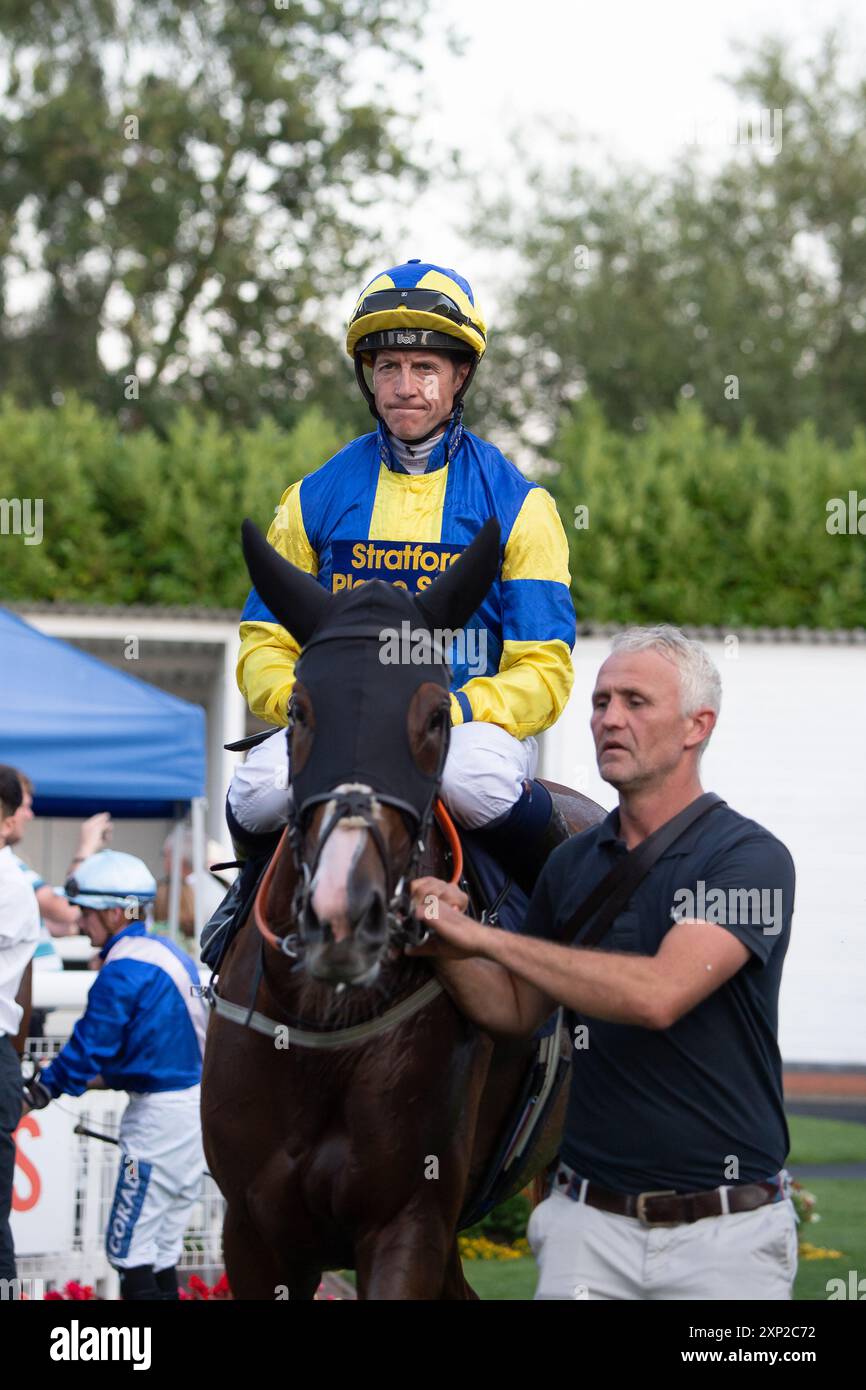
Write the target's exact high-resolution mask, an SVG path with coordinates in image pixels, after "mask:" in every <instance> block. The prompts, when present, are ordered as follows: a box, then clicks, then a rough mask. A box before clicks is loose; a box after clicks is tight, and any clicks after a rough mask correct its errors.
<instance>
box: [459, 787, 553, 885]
mask: <svg viewBox="0 0 866 1390" xmlns="http://www.w3.org/2000/svg"><path fill="white" fill-rule="evenodd" d="M476 834H477V835H478V838H479V840H481V842H482V843H485V844H486V845H487V847H488V848H489V849H490V850H491V851H492V853H493V854H494V855H495V856H496V858H497V859H498V860H499V862H500V863H501V864H502V865H503V867H504V868H505V869H507V871H508V873H509V874H510V876H511V878H513V879H514V882H515V883H516V884H517V885H518V887H519V888H522V889H523V892H524V893H525V894H526V895H527V897H531V896H532V890H533V888H534V887H535V884H536V881H537V879H538V875H539V874H540V873H541V870H542V869H543V868H544V865H545V863H546V862H547V857H548V855H549V854H551V853H552V852H553V850H555V849H556V847H557V845H561V844H564V842H565V841H566V840H567V839H568V838H569V829H568V826H567V825H566V823H565V820H564V818H563V815H562V812H561V811H560V810H559V808H558V807H557V806H556V803H555V802H554V800H553V797H552V796H551V794H550V792H549V791H548V790H547V787H545V786H544V784H543V783H542V782H538V781H535V782H524V784H523V795H522V796H521V797H520V798H519V799H518V800H517V801H516V802H515V804H514V805H513V806H512V808H511V810H510V811H509V813H508V815H507V816H506V817H505V818H504V819H503V820H501V821H500V822H499V823H498V824H496V825H491V826H485V827H484V828H483V829H482V830H481V831H477V832H476Z"/></svg>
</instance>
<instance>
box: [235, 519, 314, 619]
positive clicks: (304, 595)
mask: <svg viewBox="0 0 866 1390" xmlns="http://www.w3.org/2000/svg"><path fill="white" fill-rule="evenodd" d="M241 540H242V543H243V548H244V559H245V560H246V562H247V569H248V570H249V572H250V578H251V579H252V581H253V584H254V585H255V586H256V592H257V593H258V595H259V597H260V598H262V599H263V600H264V602H265V603H266V604H267V606H268V608H269V609H270V610H271V612H272V613H273V615H274V617H275V618H278V619H279V621H280V622H281V623H282V625H283V627H284V628H285V629H286V632H290V633H291V635H292V636H293V637H294V639H295V641H296V642H297V643H298V645H299V646H301V647H303V646H304V644H305V643H306V642H308V641H309V639H310V637H312V635H313V632H314V631H315V629H316V628H317V627H318V625H319V623H320V622H321V621H322V618H323V617H324V616H325V614H326V613H327V611H328V609H329V608H330V606H331V597H330V595H329V594H328V593H327V591H326V590H325V589H323V588H322V586H321V584H317V583H316V580H315V579H314V578H313V577H312V575H310V574H307V573H306V572H305V571H304V570H300V569H298V567H297V565H293V564H291V563H290V562H289V561H288V560H284V559H283V557H282V555H280V554H279V552H278V551H276V550H275V549H274V547H273V546H272V545H270V544H269V543H268V541H266V540H265V538H264V536H263V535H262V533H261V531H260V530H259V528H258V527H257V526H256V525H255V524H254V523H253V522H252V521H250V519H249V517H248V518H247V519H246V520H245V521H244V523H243V525H242V526H241Z"/></svg>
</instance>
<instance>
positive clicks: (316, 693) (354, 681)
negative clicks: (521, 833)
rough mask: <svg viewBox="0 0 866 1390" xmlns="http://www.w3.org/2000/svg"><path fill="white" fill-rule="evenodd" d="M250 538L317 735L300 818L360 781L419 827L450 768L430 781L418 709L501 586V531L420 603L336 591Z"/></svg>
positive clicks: (254, 563)
mask: <svg viewBox="0 0 866 1390" xmlns="http://www.w3.org/2000/svg"><path fill="white" fill-rule="evenodd" d="M243 539H244V553H245V555H246V559H247V565H248V568H249V571H250V576H251V578H252V580H253V583H254V584H255V586H256V588H257V590H258V592H259V593H260V594H261V596H262V598H263V599H264V601H265V602H266V603H267V604H268V607H269V608H270V610H271V612H272V613H274V615H275V616H276V617H277V618H279V620H280V622H282V623H283V625H284V627H285V628H286V629H287V630H288V631H289V632H290V633H292V635H293V636H294V637H295V639H296V640H297V641H298V642H300V643H301V645H302V650H301V655H300V657H299V659H298V662H297V665H296V667H295V674H296V677H297V680H298V681H299V682H300V683H301V684H302V685H303V686H304V688H305V689H306V690H307V691H308V692H309V695H310V698H311V700H312V705H313V716H314V720H315V729H314V733H313V738H312V743H311V746H310V751H309V755H308V757H307V758H306V760H305V762H304V764H303V766H302V767H296V768H293V769H292V786H293V788H294V795H295V804H296V806H297V807H298V809H299V810H300V809H301V808H302V807H303V806H304V805H305V803H306V802H308V801H309V800H310V798H311V797H321V796H323V795H324V794H325V793H327V792H329V791H331V790H332V789H333V788H334V787H336V786H339V785H340V784H341V783H346V782H355V783H363V784H365V785H366V786H369V787H371V788H372V789H373V790H374V791H376V792H378V793H379V794H380V795H381V796H383V797H384V798H387V799H389V800H391V801H396V802H398V803H401V804H403V805H404V806H406V807H407V808H411V810H412V811H413V812H414V814H415V816H416V817H417V818H418V819H419V820H420V819H421V818H422V817H423V815H424V814H425V812H426V810H427V808H428V807H429V805H430V802H431V800H432V797H433V796H434V794H435V791H436V787H437V784H438V781H439V776H440V775H441V768H440V771H439V773H438V774H432V775H430V774H427V773H425V772H423V771H422V770H421V769H420V768H419V767H418V766H417V764H416V762H415V760H414V758H413V756H412V751H411V747H410V742H409V727H408V714H409V706H410V704H411V701H412V698H413V696H414V695H415V693H416V691H417V690H418V688H419V687H420V686H421V685H423V684H424V683H425V682H433V683H435V684H437V685H439V686H441V687H442V690H443V693H444V692H445V691H447V690H448V686H449V682H450V670H449V668H448V665H447V662H446V651H445V650H444V647H445V646H447V645H448V642H449V636H448V634H450V633H453V632H454V631H455V630H456V629H458V628H459V627H460V626H461V625H462V624H463V623H465V622H466V621H467V620H468V619H469V618H470V617H471V616H472V614H473V613H474V612H475V610H476V609H477V607H478V606H479V604H480V603H481V601H482V600H483V598H484V596H485V595H486V593H487V590H488V589H489V588H490V585H491V583H492V582H493V579H494V577H495V574H496V570H497V566H498V562H499V526H498V523H496V522H495V521H488V522H487V523H485V526H484V527H483V528H482V530H481V531H480V532H479V534H478V535H477V536H476V537H475V539H474V541H473V542H472V544H471V545H470V546H468V547H467V549H466V550H465V551H464V553H463V554H462V555H461V556H460V558H459V559H458V560H456V561H455V562H454V563H453V564H452V565H451V567H450V569H449V570H448V571H446V573H445V574H444V575H443V576H442V577H441V578H439V579H437V580H436V581H435V582H434V583H433V584H431V585H430V587H429V589H427V590H426V591H425V592H424V594H423V596H419V598H417V599H416V598H413V597H412V596H411V595H410V594H409V593H408V592H407V591H406V590H405V589H402V588H400V587H399V586H397V585H394V584H387V583H385V582H383V581H382V580H369V581H368V582H366V583H364V584H360V585H357V586H356V587H354V588H353V589H350V590H348V591H342V592H340V593H339V594H335V595H329V594H328V593H327V592H326V591H325V590H324V589H323V588H322V587H321V586H320V585H319V584H317V583H316V581H315V580H314V579H313V578H312V577H311V576H310V575H308V574H305V573H304V572H303V571H301V570H298V569H297V568H296V567H295V566H294V565H291V564H289V562H288V561H286V560H284V559H283V558H282V557H281V556H280V555H278V554H277V552H276V551H275V550H274V549H273V548H272V547H271V546H269V545H268V544H267V542H266V541H265V539H264V537H263V536H262V535H261V534H260V533H259V532H258V531H257V530H256V528H255V527H254V526H253V525H252V523H251V522H244V527H243ZM446 719H447V714H446ZM448 727H449V726H448V724H447V723H446V739H445V741H444V745H443V759H444V754H445V752H446V751H447V730H448Z"/></svg>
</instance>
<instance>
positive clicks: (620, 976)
mask: <svg viewBox="0 0 866 1390" xmlns="http://www.w3.org/2000/svg"><path fill="white" fill-rule="evenodd" d="M425 882H427V881H425V880H421V882H420V884H419V885H418V888H423V887H424V884H425ZM543 883H544V878H543V877H542V881H541V883H540V884H539V887H540V888H541V887H543ZM430 891H431V890H430V889H429V888H428V889H427V893H428V894H429V893H430ZM536 891H538V890H536ZM418 916H419V917H420V918H421V919H422V920H425V921H426V923H427V925H428V926H429V927H430V928H431V929H432V930H433V931H434V932H435V941H434V943H433V944H432V945H426V946H424V947H421V948H418V953H419V954H421V953H426V954H430V955H434V956H436V958H437V962H438V963H439V971H440V975H441V977H442V980H443V983H444V984H445V985H446V988H447V989H448V991H449V993H450V994H451V995H452V997H453V998H454V1000H455V1003H457V1004H458V1006H459V1007H460V1008H462V1009H463V1010H464V1012H466V1013H467V1014H468V1016H469V1017H470V1018H472V1019H473V1020H474V1021H475V1022H476V1023H478V1024H479V1026H480V1027H482V1028H485V1029H486V1030H487V1031H488V1032H491V1033H494V1034H497V1033H498V1034H502V1035H514V1036H526V1035H527V1034H531V1033H532V1032H533V1031H534V1030H535V1028H537V1027H538V1025H539V1023H541V1022H542V1021H543V1019H544V1018H546V1017H547V1015H548V1014H549V1013H551V1012H552V1010H553V1008H555V1007H556V1005H558V1004H561V1005H564V1006H565V1007H566V1008H569V1009H573V1010H574V1011H575V1012H577V1013H581V1014H586V1015H587V1016H589V1017H591V1018H600V1019H605V1020H607V1021H608V1022H611V1023H629V1024H635V1025H637V1026H638V1027H641V1028H651V1029H663V1028H670V1027H672V1026H673V1024H674V1023H676V1021H677V1019H678V1018H681V1017H682V1016H683V1014H686V1013H688V1012H689V1011H690V1010H691V1009H693V1008H694V1007H695V1006H696V1005H697V1004H699V1003H700V1002H701V1000H703V999H706V998H707V997H708V996H709V995H710V994H712V993H713V991H714V990H716V989H718V988H719V987H720V986H721V985H723V984H724V983H725V982H726V980H729V979H730V978H731V977H732V976H733V975H735V974H736V972H737V971H738V970H740V969H741V968H742V966H743V965H745V964H746V961H747V960H748V959H749V955H750V952H749V949H748V947H747V946H745V945H744V944H743V942H742V941H739V940H737V938H736V937H734V936H733V935H731V933H730V932H729V931H727V929H726V928H724V927H720V926H716V925H714V924H713V923H710V922H701V921H695V920H689V921H684V922H680V923H678V924H677V925H676V926H673V927H671V929H670V931H668V932H667V934H666V936H665V937H664V940H663V941H662V944H661V946H660V948H659V950H658V952H657V953H656V955H654V956H636V955H632V954H625V953H616V952H612V951H600V950H596V949H589V950H585V949H581V948H580V947H573V946H560V945H558V944H556V943H555V942H551V941H543V940H538V939H537V938H535V937H533V936H523V935H520V934H518V933H515V932H506V931H502V930H500V929H499V928H495V927H486V926H482V925H481V924H480V923H478V922H475V921H473V920H472V919H471V918H469V917H465V916H463V914H462V913H460V912H458V911H456V910H455V908H453V907H449V906H448V905H447V904H445V903H442V904H440V906H439V908H438V910H437V911H436V912H435V913H430V912H429V909H425V907H424V906H423V902H422V904H421V906H420V907H419V909H418ZM551 920H552V919H551ZM440 942H444V943H445V944H444V947H443V946H442V945H440V944H439V943H440ZM468 956H472V957H478V958H479V959H467V958H466V957H468ZM491 966H493V967H494V969H493V970H491V969H490V967H491Z"/></svg>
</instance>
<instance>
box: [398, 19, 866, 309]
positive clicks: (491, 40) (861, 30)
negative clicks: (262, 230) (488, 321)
mask: <svg viewBox="0 0 866 1390" xmlns="http://www.w3.org/2000/svg"><path fill="white" fill-rule="evenodd" d="M438 7H439V13H441V14H442V16H443V18H444V19H446V20H447V21H448V22H449V24H450V26H452V27H455V28H456V29H457V30H458V32H460V33H461V34H464V35H466V36H467V38H468V40H469V42H468V44H467V47H466V52H465V55H464V56H463V57H462V58H459V59H458V58H455V57H453V56H452V55H450V54H449V53H448V51H447V49H446V48H445V45H444V42H443V43H441V44H438V45H437V44H436V43H435V42H434V43H433V44H432V45H431V46H430V47H429V48H428V50H427V53H428V57H427V59H426V61H425V73H424V77H423V81H424V84H425V87H426V89H428V90H429V91H430V92H431V93H432V97H433V104H432V109H431V111H430V114H429V116H428V117H427V119H426V121H425V122H424V123H423V125H422V129H424V130H425V131H426V132H427V133H428V134H430V135H431V136H434V137H436V138H437V139H439V140H441V141H443V142H445V143H447V144H454V145H459V146H460V147H461V148H462V149H463V151H464V155H465V162H466V165H467V166H468V167H469V168H470V169H472V170H474V171H477V173H478V176H479V179H480V181H481V183H482V185H485V186H487V187H488V188H490V187H492V188H494V189H495V188H496V187H497V186H501V183H502V180H503V178H506V179H509V180H510V181H512V183H513V181H514V180H517V181H519V177H520V170H519V169H515V168H514V167H513V166H514V161H513V157H512V156H511V155H510V153H509V144H508V138H507V136H508V132H509V131H510V130H512V129H513V128H514V127H515V126H520V127H521V129H522V131H523V132H525V133H528V134H531V135H532V147H533V148H534V149H535V150H536V151H537V154H538V158H539V160H541V161H543V162H544V163H550V160H551V157H552V156H553V154H554V152H555V150H556V146H557V142H556V140H555V139H554V138H553V134H552V132H553V131H554V130H555V129H565V130H568V131H570V132H573V133H574V134H575V135H578V136H580V137H581V139H582V140H583V139H585V140H586V142H587V143H586V148H585V151H584V154H585V158H586V161H587V163H588V164H590V165H591V166H592V167H593V168H594V169H596V170H597V171H607V172H610V171H611V169H612V167H613V166H615V165H616V164H617V163H619V164H622V165H635V166H638V167H644V168H651V169H659V170H661V169H663V168H665V167H666V166H670V165H671V163H672V162H673V161H674V160H675V159H676V157H677V154H678V152H680V151H682V150H683V147H684V146H685V145H686V143H687V142H688V141H690V140H694V138H695V131H696V122H697V131H698V135H699V146H698V148H699V150H700V153H701V158H702V159H703V160H705V161H706V162H707V163H708V164H712V162H713V161H715V162H720V161H721V160H723V159H725V158H728V157H730V155H731V152H732V146H731V144H730V143H729V134H728V132H729V130H730V126H731V123H732V122H734V123H735V122H736V121H737V119H738V117H739V118H742V117H743V116H744V115H745V114H747V113H746V112H745V111H744V109H743V108H742V107H741V106H740V105H739V103H738V99H737V98H736V97H735V95H734V94H733V93H731V92H730V91H729V90H728V89H727V88H726V86H725V85H724V84H723V82H722V81H721V80H720V79H721V77H722V76H723V75H728V76H730V75H732V74H733V73H735V72H737V71H738V70H739V68H740V66H741V65H742V58H738V55H737V53H736V51H735V49H734V47H733V45H734V44H736V43H738V42H739V43H743V44H746V45H747V46H748V47H749V48H753V47H754V46H756V45H757V44H758V43H759V41H760V40H761V38H762V37H763V36H765V35H773V36H781V37H783V38H784V39H787V40H789V41H790V42H791V44H792V46H793V50H794V52H795V53H796V54H797V55H798V56H800V57H803V58H809V57H812V56H814V55H815V54H817V52H818V49H819V45H820V41H821V39H822V37H823V35H824V34H825V32H826V31H827V30H828V29H829V28H831V27H836V28H838V29H840V30H841V32H842V34H843V35H844V37H845V39H846V41H847V43H846V46H847V50H848V53H849V56H850V66H851V69H852V71H854V72H855V73H857V74H862V72H863V70H864V57H866V5H864V4H863V0H657V3H655V4H649V3H647V2H646V0H620V3H616V0H611V3H607V4H604V3H602V4H593V5H587V4H585V3H579V0H578V3H574V0H532V2H531V3H528V4H524V3H521V4H515V3H508V2H507V0H506V3H502V0H438ZM444 27H445V25H444V24H443V25H442V28H443V29H444ZM416 90H417V89H416V84H415V83H414V82H413V81H412V80H411V79H409V80H408V81H407V83H406V91H407V98H410V97H411V96H412V94H413V93H414V92H415V91H416ZM397 104H398V105H399V99H398V102H397ZM400 212H401V210H398V209H396V208H395V209H390V210H389V209H387V208H386V209H385V213H386V219H387V218H388V217H389V216H390V217H391V218H392V220H393V223H394V224H399V223H400V221H401V220H402V219H401V216H400ZM465 219H466V204H465V195H464V194H463V193H462V192H461V194H460V197H459V198H454V197H449V194H448V189H447V188H443V187H441V186H439V187H438V188H436V189H435V190H434V191H432V192H430V193H428V194H426V195H425V196H424V198H423V200H422V202H421V204H420V206H418V207H417V208H416V209H415V213H414V215H413V217H412V223H413V224H414V226H415V227H416V228H417V230H415V231H413V232H412V233H411V234H410V235H409V236H408V237H405V238H403V237H399V236H397V235H395V238H394V241H393V242H392V244H391V247H390V248H389V249H390V250H391V251H392V252H393V255H394V260H395V261H401V260H405V259H408V258H409V257H410V256H419V257H421V259H424V260H432V261H436V262H438V263H439V264H444V265H453V266H455V267H456V268H457V269H460V270H461V271H462V273H463V274H465V275H466V276H467V278H468V279H469V280H470V281H471V282H472V283H473V285H474V286H475V288H476V292H477V293H478V297H479V299H480V300H481V301H482V303H483V305H484V306H485V307H488V306H489V304H490V303H491V301H493V300H495V285H494V280H495V273H494V268H493V265H492V263H491V261H490V259H489V258H488V257H486V256H485V254H484V253H483V252H481V251H477V250H476V249H474V248H473V247H472V246H470V245H468V244H467V242H466V240H465V239H464V237H463V236H462V235H461V231H460V228H461V223H465ZM386 225H387V220H386ZM375 268H379V267H374V269H375ZM486 281H489V283H486ZM489 316H490V314H489V307H488V317H489Z"/></svg>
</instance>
